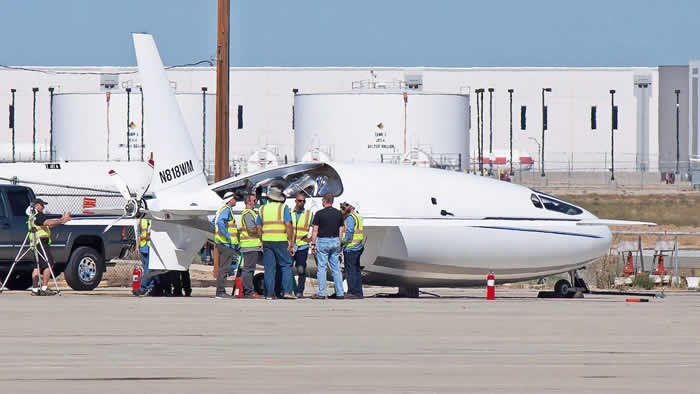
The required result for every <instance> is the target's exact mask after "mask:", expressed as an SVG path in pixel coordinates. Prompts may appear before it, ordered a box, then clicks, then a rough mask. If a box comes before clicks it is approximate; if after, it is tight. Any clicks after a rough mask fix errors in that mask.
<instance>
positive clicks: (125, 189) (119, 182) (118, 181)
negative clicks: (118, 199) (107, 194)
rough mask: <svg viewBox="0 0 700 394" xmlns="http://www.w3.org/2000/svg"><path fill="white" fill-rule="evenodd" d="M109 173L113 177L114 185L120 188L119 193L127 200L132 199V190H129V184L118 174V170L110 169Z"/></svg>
mask: <svg viewBox="0 0 700 394" xmlns="http://www.w3.org/2000/svg"><path fill="white" fill-rule="evenodd" d="M109 175H110V177H111V179H112V182H113V183H114V185H115V186H116V187H117V190H119V193H121V195H122V197H124V199H126V200H130V199H131V191H130V190H129V186H128V185H127V184H126V182H124V179H122V177H120V176H119V174H117V172H116V171H114V170H109Z"/></svg>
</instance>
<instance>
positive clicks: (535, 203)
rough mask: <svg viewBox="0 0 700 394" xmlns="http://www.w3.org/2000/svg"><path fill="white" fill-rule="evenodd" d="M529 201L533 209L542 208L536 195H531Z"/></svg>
mask: <svg viewBox="0 0 700 394" xmlns="http://www.w3.org/2000/svg"><path fill="white" fill-rule="evenodd" d="M530 200H531V201H532V205H534V206H535V208H542V203H541V202H540V199H539V198H537V196H536V195H534V194H533V195H531V196H530Z"/></svg>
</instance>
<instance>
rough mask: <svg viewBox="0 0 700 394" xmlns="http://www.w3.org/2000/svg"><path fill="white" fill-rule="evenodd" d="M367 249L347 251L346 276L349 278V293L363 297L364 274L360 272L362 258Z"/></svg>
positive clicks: (344, 252) (345, 255) (344, 253)
mask: <svg viewBox="0 0 700 394" xmlns="http://www.w3.org/2000/svg"><path fill="white" fill-rule="evenodd" d="M364 250H365V248H360V249H358V250H345V251H343V257H345V274H346V275H347V278H348V293H350V294H354V295H356V296H362V295H363V294H362V272H361V271H360V256H362V252H364Z"/></svg>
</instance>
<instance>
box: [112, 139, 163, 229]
mask: <svg viewBox="0 0 700 394" xmlns="http://www.w3.org/2000/svg"><path fill="white" fill-rule="evenodd" d="M148 166H149V167H151V182H152V181H153V168H154V162H153V152H151V157H150V158H149V159H148ZM109 175H110V179H112V182H113V183H114V185H115V186H116V187H117V190H119V193H120V194H121V195H122V197H124V199H125V200H126V204H125V205H124V213H123V214H122V215H121V216H120V217H119V218H117V219H116V220H115V221H113V222H112V223H110V224H108V225H107V226H106V227H105V229H104V230H103V231H102V233H103V234H104V233H106V232H107V231H109V229H111V228H112V227H113V226H114V225H115V224H117V223H118V222H119V221H120V220H122V219H124V218H135V217H136V216H138V215H139V213H146V212H148V208H147V205H146V202H145V201H144V200H143V196H144V195H145V194H146V192H147V191H148V189H149V188H150V187H151V182H149V183H148V185H147V186H146V187H145V188H144V189H143V190H142V191H141V192H140V193H137V194H135V197H132V194H131V190H129V185H127V183H126V181H124V178H122V177H121V176H120V175H119V174H117V172H116V171H114V170H109Z"/></svg>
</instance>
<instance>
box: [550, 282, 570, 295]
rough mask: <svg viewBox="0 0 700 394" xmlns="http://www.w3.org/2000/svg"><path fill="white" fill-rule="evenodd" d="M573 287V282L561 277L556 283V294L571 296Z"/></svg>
mask: <svg viewBox="0 0 700 394" xmlns="http://www.w3.org/2000/svg"><path fill="white" fill-rule="evenodd" d="M570 289H571V283H569V281H568V280H566V279H559V280H558V281H557V283H556V284H555V285H554V294H555V295H556V296H557V297H560V298H565V297H570V295H569V290H570Z"/></svg>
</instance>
